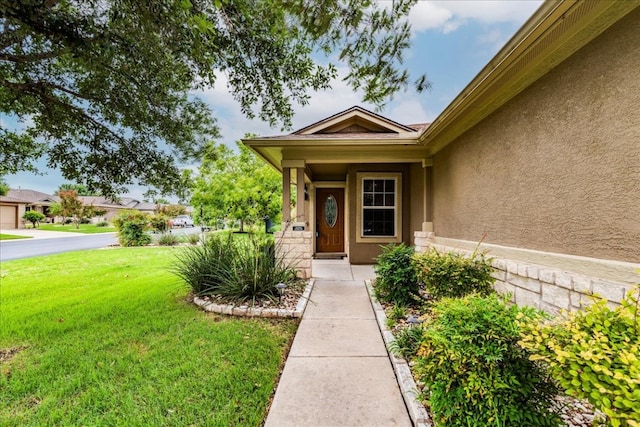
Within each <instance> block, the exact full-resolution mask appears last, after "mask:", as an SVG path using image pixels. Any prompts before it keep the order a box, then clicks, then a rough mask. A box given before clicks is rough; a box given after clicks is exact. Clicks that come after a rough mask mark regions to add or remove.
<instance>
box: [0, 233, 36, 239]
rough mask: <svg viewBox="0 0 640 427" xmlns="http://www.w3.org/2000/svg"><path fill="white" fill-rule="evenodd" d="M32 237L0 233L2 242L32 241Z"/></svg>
mask: <svg viewBox="0 0 640 427" xmlns="http://www.w3.org/2000/svg"><path fill="white" fill-rule="evenodd" d="M30 238H31V236H16V235H14V234H2V233H0V240H17V239H30Z"/></svg>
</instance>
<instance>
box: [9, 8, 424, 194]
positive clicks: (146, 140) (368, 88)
mask: <svg viewBox="0 0 640 427" xmlns="http://www.w3.org/2000/svg"><path fill="white" fill-rule="evenodd" d="M415 1H416V0H396V1H394V2H392V4H391V6H390V7H389V8H385V7H383V6H380V5H379V3H378V2H371V1H370V0H350V1H348V2H343V1H338V0H322V1H317V0H247V1H230V0H216V1H206V0H148V1H139V0H82V1H80V0H51V1H42V0H19V1H17V0H0V112H3V113H7V114H11V115H13V116H14V117H15V118H17V119H18V120H19V121H22V122H23V124H25V129H24V130H10V129H4V128H3V129H0V141H2V145H3V150H2V151H1V152H0V174H6V173H14V172H17V171H19V170H33V169H34V167H35V160H36V159H38V158H39V157H41V156H42V155H46V156H47V159H48V164H49V166H51V167H54V168H59V169H60V170H61V172H62V174H63V176H65V178H67V179H70V180H73V181H76V182H79V183H82V184H84V185H86V186H87V187H88V188H89V189H90V190H96V189H97V190H100V192H101V193H102V194H103V195H105V196H112V195H114V194H116V193H118V192H122V191H123V190H124V189H125V187H126V185H129V184H133V183H136V182H137V183H139V184H142V185H148V186H152V187H155V188H158V189H159V190H160V192H161V193H163V194H169V193H172V192H174V191H175V187H176V186H178V185H179V184H180V183H182V182H183V180H181V179H180V173H179V171H178V169H177V167H176V163H175V162H176V160H177V161H178V162H181V161H187V160H190V159H194V158H196V157H198V156H199V153H200V152H201V149H202V148H203V147H204V146H205V144H206V142H207V141H209V140H211V138H215V137H217V136H218V130H217V128H216V125H215V120H214V119H213V118H212V115H211V112H210V111H209V109H208V108H207V106H206V105H205V104H204V102H202V101H201V100H199V99H198V98H196V97H194V94H196V93H197V92H198V91H199V90H201V89H204V88H207V87H210V86H211V85H213V84H214V83H215V81H216V78H217V77H218V76H219V75H220V73H224V74H225V75H226V78H227V81H228V87H229V90H230V91H231V93H232V94H233V96H234V97H235V99H236V100H237V101H238V103H239V104H240V106H241V109H242V112H243V113H244V114H245V115H246V116H248V117H250V118H251V117H259V118H260V119H262V120H265V121H267V122H269V123H270V124H272V125H275V124H277V123H281V124H282V125H283V126H285V127H288V126H289V125H290V124H291V117H292V115H293V104H294V103H298V104H303V105H304V104H306V103H307V102H308V95H307V93H308V92H309V91H310V90H320V89H325V88H327V87H328V85H329V82H330V81H331V79H332V78H333V77H335V76H336V67H335V65H334V64H333V63H331V62H325V63H324V64H322V65H319V64H318V63H316V61H314V59H313V58H314V56H315V57H317V56H318V54H319V53H324V54H326V56H327V58H331V59H337V60H338V61H340V62H342V63H345V64H346V65H347V66H348V67H349V70H350V72H349V74H348V75H347V77H346V79H347V80H348V82H349V83H350V84H351V86H352V87H354V88H361V89H362V90H363V91H364V100H365V101H370V102H373V103H376V104H378V105H383V104H384V101H385V100H387V99H389V97H390V96H391V95H393V94H394V93H396V92H397V91H398V90H400V89H403V88H406V87H407V86H408V85H409V84H410V81H409V75H408V74H407V72H406V70H404V69H403V68H402V65H401V64H402V60H403V52H404V51H405V50H406V49H407V47H408V46H409V40H410V27H409V25H408V23H407V22H406V19H404V18H405V16H406V14H407V13H408V12H409V9H410V7H411V5H412V4H413V3H415ZM415 85H416V88H417V89H418V90H422V89H424V88H425V87H428V82H426V80H425V79H424V76H422V77H419V78H418V80H417V81H416V82H415Z"/></svg>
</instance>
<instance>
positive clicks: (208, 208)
mask: <svg viewBox="0 0 640 427" xmlns="http://www.w3.org/2000/svg"><path fill="white" fill-rule="evenodd" d="M238 149H239V152H234V151H233V150H232V149H230V148H229V147H227V146H226V145H216V144H214V143H211V144H210V145H209V146H208V147H207V149H206V151H205V154H204V158H203V160H202V165H201V167H200V169H199V175H198V176H197V177H196V178H195V181H194V194H193V197H192V199H191V205H192V206H194V207H198V208H199V207H201V208H202V215H203V216H204V218H198V219H199V220H201V221H202V220H204V222H205V223H211V222H213V221H214V220H221V219H233V220H238V221H240V223H241V227H242V226H243V225H244V223H253V222H256V221H259V220H261V219H263V218H265V217H269V218H272V219H275V218H276V217H278V216H279V215H280V213H281V211H282V178H281V177H280V174H278V172H276V171H275V170H274V169H273V168H272V167H271V166H269V165H267V164H266V163H264V162H263V161H261V160H260V159H258V158H257V157H256V155H255V154H253V152H251V151H250V150H249V149H248V148H247V147H245V146H244V145H242V144H241V143H238ZM196 214H197V215H200V212H199V209H196Z"/></svg>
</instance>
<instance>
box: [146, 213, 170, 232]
mask: <svg viewBox="0 0 640 427" xmlns="http://www.w3.org/2000/svg"><path fill="white" fill-rule="evenodd" d="M169 219H170V217H168V216H167V215H164V214H161V213H157V214H155V215H149V226H150V227H151V229H152V230H154V231H157V232H158V233H164V232H166V231H167V230H169Z"/></svg>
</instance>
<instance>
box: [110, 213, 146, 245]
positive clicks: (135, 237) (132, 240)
mask: <svg viewBox="0 0 640 427" xmlns="http://www.w3.org/2000/svg"><path fill="white" fill-rule="evenodd" d="M148 222H149V216H148V215H147V214H145V213H143V212H140V211H136V210H128V211H123V212H121V213H120V214H119V215H118V216H117V217H115V218H114V220H113V225H114V226H115V227H116V229H117V230H118V241H119V242H120V245H121V246H145V245H148V244H149V243H151V236H149V234H147V229H148Z"/></svg>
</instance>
